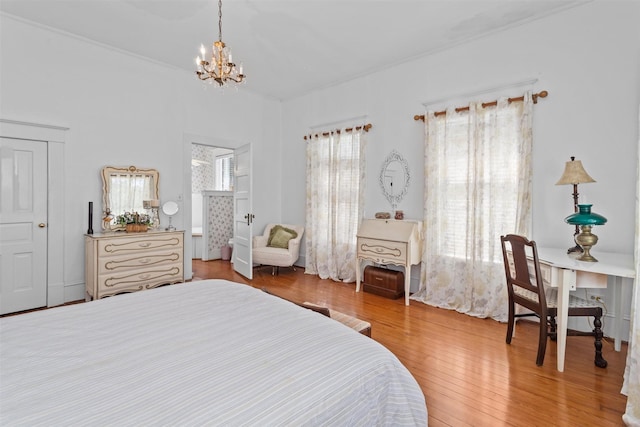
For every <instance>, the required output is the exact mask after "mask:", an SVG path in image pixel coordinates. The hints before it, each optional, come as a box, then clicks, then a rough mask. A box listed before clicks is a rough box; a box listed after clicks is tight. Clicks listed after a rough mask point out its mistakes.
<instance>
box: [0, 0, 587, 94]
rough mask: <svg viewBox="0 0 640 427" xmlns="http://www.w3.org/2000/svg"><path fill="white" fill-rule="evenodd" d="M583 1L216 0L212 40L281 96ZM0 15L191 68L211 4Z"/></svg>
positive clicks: (46, 0)
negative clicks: (219, 0)
mask: <svg viewBox="0 0 640 427" xmlns="http://www.w3.org/2000/svg"><path fill="white" fill-rule="evenodd" d="M583 3H585V0H576V1H570V0H552V1H551V0H468V1H465V0H421V1H419V0H226V1H224V2H223V4H222V39H223V40H224V42H225V43H226V44H227V46H229V47H231V48H232V52H233V56H234V61H235V62H243V64H244V71H245V73H246V74H247V84H246V86H245V87H246V89H248V90H251V91H254V92H257V93H261V94H263V95H266V96H269V97H273V98H277V99H287V98H291V97H295V96H299V95H301V94H304V93H306V92H309V91H311V90H314V89H319V88H324V87H327V86H331V85H334V84H337V83H340V82H344V81H347V80H350V79H353V78H355V77H359V76H362V75H366V74H369V73H371V72H373V71H376V70H379V69H382V68H387V67H391V66H393V65H396V64H398V63H401V62H404V61H407V60H410V59H413V58H416V57H419V56H423V55H427V54H429V53H433V52H436V51H439V50H442V49H446V48H448V47H451V46H454V45H457V44H460V43H464V42H466V41H469V40H472V39H475V38H478V37H482V36H484V35H487V34H491V33H494V32H496V31H501V30H503V29H506V28H510V27H513V26H516V25H521V24H523V23H526V22H530V21H532V20H535V19H538V18H540V17H543V16H546V15H549V14H553V13H557V12H559V11H562V10H564V9H566V8H569V7H573V6H576V5H580V4H583ZM0 11H2V12H4V13H7V14H10V15H13V16H16V17H19V18H22V19H24V20H28V21H31V22H35V23H38V24H42V25H44V26H47V27H52V28H55V29H59V30H62V31H64V32H68V33H72V34H75V35H78V36H81V37H84V38H87V39H91V40H94V41H96V42H99V43H101V44H104V45H108V46H112V47H115V48H117V49H120V50H123V51H127V52H131V53H133V54H135V55H139V56H143V57H147V58H151V59H153V60H155V61H160V62H163V63H166V64H170V65H172V66H175V67H178V68H181V69H185V70H189V71H192V72H193V71H194V70H195V63H194V59H195V57H196V55H198V49H199V47H200V44H201V43H204V44H205V45H210V44H211V43H212V42H213V41H215V40H217V38H218V21H217V20H218V10H217V1H215V0H206V1H205V0H0ZM193 78H194V79H195V78H196V77H195V75H194V77H193ZM203 84H204V83H203Z"/></svg>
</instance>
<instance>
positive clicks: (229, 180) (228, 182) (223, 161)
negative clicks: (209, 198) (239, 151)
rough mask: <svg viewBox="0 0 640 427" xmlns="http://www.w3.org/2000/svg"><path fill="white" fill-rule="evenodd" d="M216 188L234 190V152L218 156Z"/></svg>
mask: <svg viewBox="0 0 640 427" xmlns="http://www.w3.org/2000/svg"><path fill="white" fill-rule="evenodd" d="M216 190H218V191H232V190H233V154H226V155H224V156H217V157H216Z"/></svg>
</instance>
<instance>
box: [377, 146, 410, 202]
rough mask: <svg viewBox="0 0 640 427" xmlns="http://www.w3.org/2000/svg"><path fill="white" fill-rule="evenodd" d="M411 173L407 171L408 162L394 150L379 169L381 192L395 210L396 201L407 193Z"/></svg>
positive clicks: (400, 199)
mask: <svg viewBox="0 0 640 427" xmlns="http://www.w3.org/2000/svg"><path fill="white" fill-rule="evenodd" d="M410 181H411V174H410V173H409V164H408V163H407V161H406V159H405V158H404V157H402V155H401V154H400V153H398V152H397V151H396V150H393V151H391V153H389V155H388V156H387V158H386V159H385V161H384V163H383V164H382V170H381V171H380V187H382V193H383V194H384V196H385V197H386V198H387V200H388V201H389V203H391V208H392V209H393V210H395V209H396V208H397V207H398V203H400V202H401V201H402V198H403V197H404V196H405V195H406V194H407V190H408V189H409V182H410Z"/></svg>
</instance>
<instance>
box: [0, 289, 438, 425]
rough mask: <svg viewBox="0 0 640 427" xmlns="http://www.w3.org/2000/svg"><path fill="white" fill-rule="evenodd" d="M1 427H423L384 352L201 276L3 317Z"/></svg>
mask: <svg viewBox="0 0 640 427" xmlns="http://www.w3.org/2000/svg"><path fill="white" fill-rule="evenodd" d="M0 334H1V335H0V344H1V345H0V357H1V363H0V425H2V426H14V425H23V426H36V425H47V426H56V425H65V426H151V425H153V426H192V425H223V426H252V425H259V426H305V425H309V426H313V425H323V426H373V425H394V426H401V425H421V426H424V425H426V424H427V409H426V406H425V400H424V396H423V394H422V391H421V390H420V388H419V387H418V385H417V383H416V381H415V379H414V378H413V377H412V376H411V374H410V373H409V372H408V371H407V369H406V368H405V367H404V366H403V365H402V364H401V363H400V362H399V361H398V359H397V358H396V357H395V356H394V355H393V354H392V353H391V352H389V351H388V350H387V349H385V348H384V347H383V346H381V345H380V344H378V343H377V342H375V341H374V340H372V339H369V338H367V337H365V336H363V335H361V334H358V333H357V332H355V331H353V330H351V329H349V328H348V327H345V326H344V325H342V324H340V323H339V322H336V321H334V320H331V319H330V318H328V317H325V316H322V315H320V314H318V313H315V312H313V311H310V310H305V309H303V308H300V307H298V306H296V305H294V304H291V303H289V302H287V301H285V300H283V299H280V298H278V297H274V296H271V295H268V294H265V293H264V292H261V291H259V290H257V289H254V288H252V287H250V286H246V285H242V284H239V283H234V282H229V281H226V280H205V281H196V282H191V283H184V284H178V285H172V286H165V287H161V288H157V289H153V290H149V291H144V292H136V293H131V294H124V295H119V296H116V297H111V298H106V299H101V300H98V301H92V302H88V303H83V304H77V305H70V306H64V307H58V308H54V309H50V310H44V311H37V312H33V313H29V314H23V315H18V316H12V317H5V318H2V319H0Z"/></svg>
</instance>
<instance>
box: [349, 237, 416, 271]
mask: <svg viewBox="0 0 640 427" xmlns="http://www.w3.org/2000/svg"><path fill="white" fill-rule="evenodd" d="M358 258H363V259H370V260H372V261H375V262H377V263H379V264H400V265H405V263H406V262H407V244H406V243H404V242H391V241H387V240H378V239H368V238H358Z"/></svg>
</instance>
